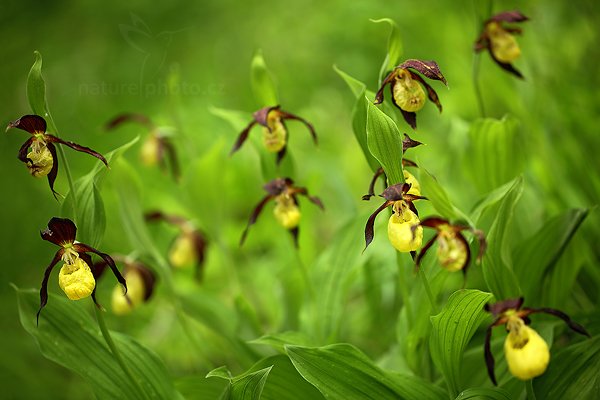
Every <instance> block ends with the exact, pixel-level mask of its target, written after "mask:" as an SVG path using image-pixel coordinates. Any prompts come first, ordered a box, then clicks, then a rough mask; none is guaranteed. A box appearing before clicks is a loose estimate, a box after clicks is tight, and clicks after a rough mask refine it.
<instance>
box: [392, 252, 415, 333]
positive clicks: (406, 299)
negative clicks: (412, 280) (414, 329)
mask: <svg viewBox="0 0 600 400" xmlns="http://www.w3.org/2000/svg"><path fill="white" fill-rule="evenodd" d="M401 257H402V254H401V253H399V252H396V265H397V267H398V289H399V290H400V295H401V296H402V304H403V305H404V308H405V309H406V319H407V321H408V324H409V325H411V324H412V323H413V312H412V305H411V301H410V289H409V287H408V282H407V281H406V278H407V274H406V273H405V270H406V265H404V263H403V262H402V258H401Z"/></svg>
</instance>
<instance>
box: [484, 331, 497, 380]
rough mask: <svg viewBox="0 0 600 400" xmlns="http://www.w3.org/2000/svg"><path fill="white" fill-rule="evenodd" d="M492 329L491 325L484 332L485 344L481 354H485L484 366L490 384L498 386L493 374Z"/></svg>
mask: <svg viewBox="0 0 600 400" xmlns="http://www.w3.org/2000/svg"><path fill="white" fill-rule="evenodd" d="M493 327H494V324H491V325H489V326H488V327H487V329H486V330H485V342H484V345H483V352H484V354H485V365H486V367H487V372H488V375H489V377H490V379H491V381H492V383H493V384H494V386H498V383H497V382H496V374H495V373H494V366H495V361H494V355H493V354H492V344H491V341H492V328H493Z"/></svg>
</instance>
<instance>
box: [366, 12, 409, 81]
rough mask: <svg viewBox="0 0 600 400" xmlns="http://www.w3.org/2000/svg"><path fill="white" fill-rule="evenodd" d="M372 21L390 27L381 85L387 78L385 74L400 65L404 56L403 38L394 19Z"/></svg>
mask: <svg viewBox="0 0 600 400" xmlns="http://www.w3.org/2000/svg"><path fill="white" fill-rule="evenodd" d="M370 21H371V22H374V23H376V24H378V23H381V22H386V23H388V24H389V25H390V36H389V37H388V44H387V47H388V48H387V54H386V56H385V60H383V64H382V65H381V69H380V70H379V84H380V85H381V82H382V81H383V79H384V78H385V74H386V73H387V72H389V71H391V70H392V69H394V67H395V66H396V65H397V64H398V60H400V56H401V55H402V38H401V37H400V29H399V28H398V25H397V24H396V22H394V21H393V20H392V19H390V18H381V19H372V20H370Z"/></svg>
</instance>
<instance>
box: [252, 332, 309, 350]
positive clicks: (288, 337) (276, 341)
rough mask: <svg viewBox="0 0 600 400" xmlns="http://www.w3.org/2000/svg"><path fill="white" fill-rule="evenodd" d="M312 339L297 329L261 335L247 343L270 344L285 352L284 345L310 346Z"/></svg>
mask: <svg viewBox="0 0 600 400" xmlns="http://www.w3.org/2000/svg"><path fill="white" fill-rule="evenodd" d="M313 342H314V341H313V340H312V339H311V338H309V337H308V336H307V335H306V334H304V333H302V332H297V331H287V332H281V333H275V334H272V335H265V336H261V337H259V338H258V339H254V340H252V341H250V342H249V343H252V344H264V345H267V346H271V347H272V348H274V349H275V350H277V351H281V352H282V353H283V352H285V345H286V344H292V345H301V346H310V345H314V344H315V343H313Z"/></svg>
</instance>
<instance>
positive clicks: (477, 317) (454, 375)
mask: <svg viewBox="0 0 600 400" xmlns="http://www.w3.org/2000/svg"><path fill="white" fill-rule="evenodd" d="M491 298H492V295H491V294H490V293H485V292H481V291H479V290H470V289H469V290H465V289H463V290H458V291H456V292H454V293H453V294H452V296H450V298H449V299H448V302H447V303H446V305H445V306H444V309H443V310H442V312H440V313H439V314H438V315H435V316H433V317H431V323H432V324H433V329H432V331H431V337H430V340H429V346H430V354H431V358H432V359H433V362H434V364H435V366H436V367H437V369H438V370H439V371H440V372H441V373H442V375H443V376H444V379H445V381H446V385H447V387H448V392H449V394H450V396H451V397H456V396H457V395H458V393H459V392H460V390H461V389H462V385H461V382H460V379H459V378H460V371H461V363H462V357H463V352H464V350H465V348H466V347H467V344H468V343H469V340H471V337H472V336H473V334H474V333H475V331H476V330H477V328H478V327H479V325H481V323H482V322H483V321H484V320H485V319H486V318H487V315H486V313H485V311H484V310H483V306H484V305H485V304H486V303H487V302H488V301H489V300H490V299H491Z"/></svg>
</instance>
